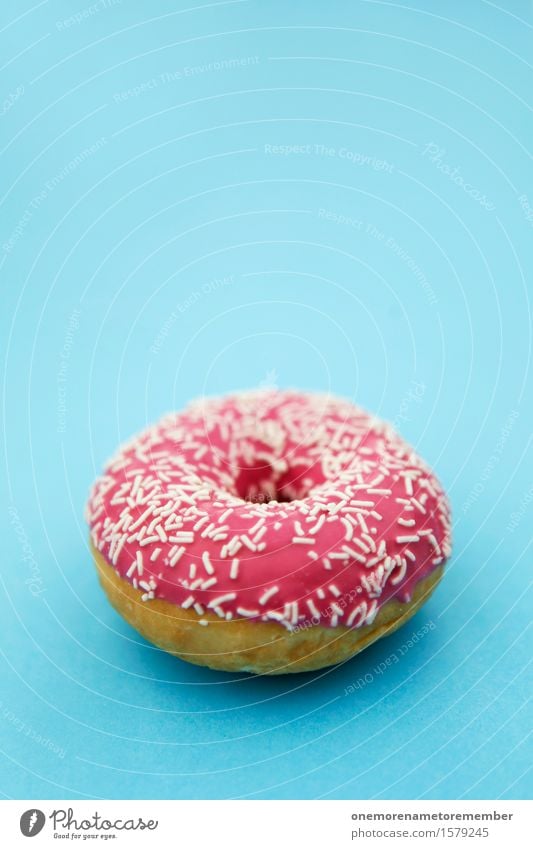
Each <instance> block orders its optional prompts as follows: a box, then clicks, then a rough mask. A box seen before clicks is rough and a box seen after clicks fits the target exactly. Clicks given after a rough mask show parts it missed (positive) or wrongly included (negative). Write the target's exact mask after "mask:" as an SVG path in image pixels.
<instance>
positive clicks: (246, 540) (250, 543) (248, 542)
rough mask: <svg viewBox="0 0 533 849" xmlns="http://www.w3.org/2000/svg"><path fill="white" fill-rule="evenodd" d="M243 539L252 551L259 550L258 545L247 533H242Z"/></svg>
mask: <svg viewBox="0 0 533 849" xmlns="http://www.w3.org/2000/svg"><path fill="white" fill-rule="evenodd" d="M241 541H242V542H243V543H244V545H245V546H246V548H249V549H250V551H257V546H256V545H255V543H253V542H252V540H251V539H249V538H248V537H247V536H246V534H241Z"/></svg>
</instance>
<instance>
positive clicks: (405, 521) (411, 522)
mask: <svg viewBox="0 0 533 849" xmlns="http://www.w3.org/2000/svg"><path fill="white" fill-rule="evenodd" d="M398 524H399V525H403V526H404V528H412V527H413V525H416V521H415V520H414V519H402V518H400V519H398Z"/></svg>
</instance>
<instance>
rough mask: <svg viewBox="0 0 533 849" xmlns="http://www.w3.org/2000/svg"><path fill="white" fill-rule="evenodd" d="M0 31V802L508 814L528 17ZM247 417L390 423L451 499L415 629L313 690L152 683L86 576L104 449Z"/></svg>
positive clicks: (314, 11) (86, 20)
mask: <svg viewBox="0 0 533 849" xmlns="http://www.w3.org/2000/svg"><path fill="white" fill-rule="evenodd" d="M0 16H1V23H0V43H1V45H2V56H3V63H2V64H3V65H4V67H3V70H2V80H3V85H2V97H3V98H4V101H3V106H2V120H1V125H0V126H1V130H2V142H1V147H2V164H3V169H2V172H3V175H4V179H3V189H2V196H3V197H2V206H3V216H2V223H1V231H2V232H1V238H0V265H1V273H2V281H3V285H2V310H1V312H0V345H1V360H2V363H3V364H4V368H3V370H2V371H3V378H2V379H3V397H2V429H3V435H4V445H3V448H2V473H1V475H0V495H1V499H2V508H1V512H0V517H1V519H0V521H1V524H2V527H3V534H2V542H3V551H2V566H1V582H2V583H1V587H0V600H1V601H0V603H1V622H2V626H1V631H2V641H1V652H2V654H1V657H0V664H1V670H2V693H1V697H0V698H1V703H0V728H1V736H2V742H1V744H0V748H1V752H2V761H1V763H2V767H1V769H2V772H1V776H0V791H1V792H2V793H3V794H4V795H5V796H6V797H14V798H65V797H67V798H87V797H95V798H98V797H100V798H107V797H112V798H235V797H238V798H243V797H244V798H281V799H285V798H304V799H308V798H342V799H344V798H365V799H366V798H381V799H382V798H385V799H388V798H391V799H394V798H407V799H413V798H464V799H478V798H496V797H498V798H504V799H509V798H524V797H526V796H527V795H529V794H530V793H531V774H530V773H529V774H528V769H529V767H530V764H531V746H530V744H529V745H528V741H527V734H528V731H529V728H530V724H531V713H530V710H529V709H528V696H529V693H530V689H531V686H530V679H529V680H528V677H527V671H528V663H529V658H530V654H531V644H530V641H529V640H528V634H527V625H528V621H529V611H530V606H531V596H530V595H529V596H528V595H527V585H528V581H529V577H530V565H531V547H530V542H531V532H530V528H531V522H532V518H533V489H532V478H531V447H530V446H531V443H530V439H531V413H532V409H533V408H532V398H531V373H530V355H531V300H530V299H531V288H532V287H531V279H532V278H531V273H532V272H531V268H532V260H533V182H532V176H533V168H532V161H531V139H532V138H533V121H532V117H531V115H532V113H531V106H532V103H531V92H532V90H533V85H532V79H533V77H532V68H531V63H530V60H531V33H532V27H533V15H532V9H531V5H530V4H528V3H522V2H505V3H501V4H500V5H499V6H498V5H495V4H493V3H488V2H481V0H476V2H473V3H468V4H465V3H459V2H451V3H450V2H444V0H438V2H435V3H431V4H427V3H423V2H420V0H418V2H414V3H411V4H409V5H406V6H402V5H401V4H400V3H396V2H359V0H357V2H353V3H342V2H337V0H333V2H328V3H315V2H307V3H300V2H298V3H292V4H289V3H282V2H268V3H261V2H259V0H245V2H227V3H225V2H220V3H209V4H206V3H193V2H190V0H189V2H188V3H186V4H182V8H179V9H177V8H176V4H175V3H173V2H170V0H154V1H153V2H151V3H150V4H145V3H142V2H140V0H136V2H125V0H124V2H112V0H97V2H95V3H93V4H89V3H88V4H87V5H85V6H84V5H83V0H82V2H80V3H77V4H72V3H67V2H63V0H50V2H47V3H46V2H45V3H38V4H33V5H32V4H30V3H28V2H27V0H24V2H22V3H17V4H16V8H14V7H13V4H4V7H3V8H2V10H1V12H0ZM258 386H280V387H300V388H304V389H316V390H325V391H331V392H334V393H338V394H340V395H345V396H347V397H350V398H352V399H353V400H355V401H356V402H357V403H359V404H361V405H362V406H364V407H367V408H368V409H371V410H373V411H374V412H375V413H377V414H378V415H380V416H382V417H384V418H387V419H389V420H390V421H393V422H394V423H395V424H396V425H397V427H398V428H399V429H400V430H401V432H402V433H403V434H404V435H405V436H406V437H407V438H408V439H409V440H410V441H411V442H412V444H413V445H415V446H416V448H417V450H418V451H419V452H420V453H421V454H422V455H423V456H424V457H425V458H426V459H427V460H428V461H429V462H430V463H431V464H432V465H433V466H434V467H435V469H436V470H437V472H438V474H439V476H440V478H441V480H442V481H443V483H444V485H445V486H446V487H447V489H448V491H449V493H450V497H451V500H452V505H453V511H454V528H455V533H454V554H453V558H452V560H451V562H450V564H449V568H448V571H447V574H446V576H445V579H444V581H443V582H442V584H441V585H440V587H439V588H438V590H437V591H436V593H435V594H434V596H433V597H432V598H431V600H430V602H429V603H428V604H427V606H426V607H425V608H424V609H423V610H422V611H421V612H419V613H418V614H417V616H416V617H415V618H414V619H413V620H412V621H411V622H410V623H409V624H407V625H406V626H405V627H404V628H403V629H402V630H401V631H399V632H398V633H396V634H394V635H393V636H391V637H390V638H388V639H386V640H383V641H381V642H379V643H378V644H376V645H374V646H372V647H371V648H370V649H368V650H367V651H365V652H364V653H363V654H362V655H360V656H359V657H358V658H356V659H354V660H352V661H351V662H349V663H346V664H345V665H343V666H341V667H339V668H334V669H328V670H323V671H322V672H320V673H317V674H308V675H298V676H294V677H282V678H251V677H249V676H246V675H242V676H234V675H233V676H232V675H229V674H223V673H217V672H211V671H209V670H205V669H200V668H196V667H193V666H189V665H187V664H185V663H182V662H180V661H178V660H176V659H173V658H172V657H170V656H168V655H166V654H164V653H163V652H161V651H159V650H157V649H155V648H154V647H152V646H150V645H148V644H147V643H145V642H144V641H143V640H142V639H141V638H140V637H139V636H138V635H137V634H136V633H135V632H134V631H133V630H132V629H131V628H129V626H127V625H126V624H125V622H123V621H122V620H121V618H120V617H119V616H118V615H117V614H116V613H115V612H114V611H113V610H112V609H111V607H110V606H109V604H108V603H107V601H106V599H105V597H104V595H103V593H102V591H101V590H100V588H99V586H98V584H97V580H96V576H95V572H94V569H93V567H92V564H91V557H90V554H89V551H88V542H87V531H86V527H85V524H84V520H83V508H84V503H85V499H86V496H87V492H88V488H89V486H90V484H91V482H92V480H93V478H94V477H95V476H96V474H98V472H99V470H100V469H101V467H102V464H103V462H104V461H105V459H106V458H107V457H108V456H109V455H110V454H111V453H112V452H113V451H114V450H115V448H116V446H117V445H118V443H120V442H121V441H122V440H124V439H125V438H128V437H129V436H131V435H132V434H133V433H135V432H136V431H138V430H140V429H141V428H142V427H143V426H144V425H145V424H146V423H148V422H150V421H152V420H154V419H156V418H157V417H158V416H160V415H161V414H162V413H164V412H166V411H169V410H171V409H179V408H181V407H182V406H183V405H184V404H185V403H186V402H187V401H188V400H190V399H191V398H193V397H196V396H199V395H202V394H204V393H207V394H217V393H222V392H226V391H229V390H232V389H238V388H246V387H258Z"/></svg>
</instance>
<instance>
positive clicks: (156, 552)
mask: <svg viewBox="0 0 533 849" xmlns="http://www.w3.org/2000/svg"><path fill="white" fill-rule="evenodd" d="M160 554H161V549H160V548H154V550H153V551H152V553H151V555H150V560H151V562H152V563H154V562H155V561H156V560H157V558H158V557H159V555H160Z"/></svg>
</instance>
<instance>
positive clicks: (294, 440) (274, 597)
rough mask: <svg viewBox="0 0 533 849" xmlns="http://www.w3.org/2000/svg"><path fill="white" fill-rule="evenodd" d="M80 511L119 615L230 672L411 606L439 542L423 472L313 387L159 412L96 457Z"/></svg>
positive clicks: (443, 544)
mask: <svg viewBox="0 0 533 849" xmlns="http://www.w3.org/2000/svg"><path fill="white" fill-rule="evenodd" d="M86 517H87V522H88V525H89V530H90V546H91V550H92V554H93V557H94V561H95V564H96V568H97V572H98V576H99V579H100V582H101V585H102V587H103V589H104V591H105V593H106V594H107V596H108V598H109V600H110V602H111V604H112V605H113V606H114V608H115V609H116V610H117V611H118V613H119V614H121V615H122V616H123V617H124V619H125V620H126V621H127V622H128V623H129V624H130V625H132V626H133V627H134V628H135V629H136V630H137V631H138V632H139V633H140V634H141V635H142V636H144V637H145V638H146V639H147V640H149V641H150V642H152V643H153V644H154V645H156V646H158V647H159V648H161V649H164V650H165V651H167V652H170V653H171V654H173V655H176V656H177V657H179V658H181V659H183V660H186V661H189V662H190V663H195V664H199V665H203V666H208V667H211V668H213V669H219V670H226V671H233V672H249V673H255V674H281V673H289V672H304V671H311V670H316V669H320V668H321V667H324V666H329V665H331V664H336V663H340V662H342V661H344V660H347V659H348V658H350V657H352V656H353V655H355V654H357V653H358V652H359V651H361V650H362V649H364V648H365V647H366V646H368V645H370V643H373V642H374V641H375V640H377V639H379V638H380V637H382V636H385V635H387V634H390V633H392V632H393V631H394V630H395V629H396V628H398V627H399V626H400V625H402V624H403V623H404V622H405V621H407V620H408V619H409V618H410V617H411V616H413V614H414V613H416V611H417V610H418V609H419V608H420V607H421V605H422V604H423V603H424V602H425V601H426V599H427V598H428V597H429V595H430V594H431V593H432V592H433V590H434V589H435V587H436V586H437V584H438V583H439V581H440V579H441V577H442V574H443V570H444V566H445V563H446V561H447V559H448V558H449V556H450V552H451V520H450V508H449V503H448V499H447V497H446V494H445V492H444V491H443V488H442V486H441V485H440V483H439V481H438V480H437V478H436V477H435V475H434V473H433V472H432V471H431V469H430V468H429V467H428V466H427V465H426V463H425V462H424V461H423V460H421V459H420V457H418V456H417V454H416V453H415V452H414V450H413V449H412V448H411V447H410V446H409V445H408V444H407V443H406V442H405V441H404V440H403V439H402V438H401V437H400V436H399V435H398V434H397V433H396V432H395V430H394V429H393V428H392V427H391V426H390V425H389V424H387V423H386V422H384V421H381V420H380V419H378V418H376V417H375V416H373V415H371V414H369V413H367V412H365V411H364V410H363V409H361V408H359V407H357V406H355V405H354V404H353V403H351V402H350V401H348V400H344V399H340V398H335V397H332V396H331V395H329V394H325V393H309V392H297V391H289V390H287V391H285V390H284V391H280V390H270V389H268V390H260V391H259V390H258V391H250V392H240V393H233V394H230V395H227V396H223V397H220V398H202V399H200V400H198V401H194V402H192V403H191V404H189V406H188V407H186V408H185V409H184V410H183V411H182V412H178V413H170V414H167V415H165V416H164V417H163V418H162V419H161V420H160V421H159V422H157V423H156V424H154V425H151V426H150V427H148V428H146V429H145V430H144V431H143V432H141V433H140V434H139V435H137V436H136V437H135V438H133V439H132V440H130V441H129V442H127V443H125V444H124V445H122V446H121V447H120V448H119V450H118V453H117V454H116V455H115V456H114V457H113V458H112V459H111V460H109V461H108V463H107V464H106V466H105V468H104V471H103V473H102V475H101V476H100V477H99V478H98V479H97V480H96V481H95V483H94V484H93V486H92V488H91V491H90V495H89V499H88V503H87V508H86Z"/></svg>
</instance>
